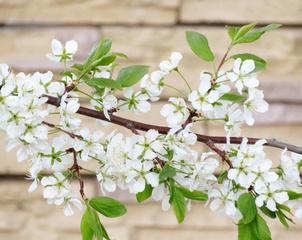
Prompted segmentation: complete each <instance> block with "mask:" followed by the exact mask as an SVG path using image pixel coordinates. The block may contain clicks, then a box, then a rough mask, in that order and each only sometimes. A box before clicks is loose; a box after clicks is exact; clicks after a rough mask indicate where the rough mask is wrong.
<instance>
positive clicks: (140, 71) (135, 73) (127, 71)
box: [116, 65, 149, 87]
mask: <svg viewBox="0 0 302 240" xmlns="http://www.w3.org/2000/svg"><path fill="white" fill-rule="evenodd" d="M148 71H149V67H148V66H145V65H133V66H129V67H125V68H123V69H121V70H120V72H119V74H118V77H117V80H116V81H117V82H118V83H119V84H120V85H121V86H122V87H131V86H133V85H134V84H136V83H137V82H139V81H140V80H141V79H142V78H143V76H145V74H147V73H148Z"/></svg>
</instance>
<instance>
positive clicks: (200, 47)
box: [186, 31, 215, 62]
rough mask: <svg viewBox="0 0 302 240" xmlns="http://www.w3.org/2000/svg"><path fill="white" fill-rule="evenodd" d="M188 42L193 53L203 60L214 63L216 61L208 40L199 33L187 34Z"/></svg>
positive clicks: (188, 32)
mask: <svg viewBox="0 0 302 240" xmlns="http://www.w3.org/2000/svg"><path fill="white" fill-rule="evenodd" d="M186 38H187V42H188V44H189V46H190V48H191V49H192V51H193V52H194V53H195V54H196V55H197V56H198V57H200V58H201V59H203V60H205V61H207V62H212V61H214V58H215V57H214V54H213V52H212V50H211V49H210V47H209V43H208V40H207V38H206V37H205V36H204V35H202V34H201V33H198V32H191V31H187V32H186Z"/></svg>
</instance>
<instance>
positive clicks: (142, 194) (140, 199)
mask: <svg viewBox="0 0 302 240" xmlns="http://www.w3.org/2000/svg"><path fill="white" fill-rule="evenodd" d="M152 190H153V188H152V186H151V185H150V184H146V185H145V189H144V191H142V192H139V193H137V194H136V200H137V201H138V202H143V201H145V200H147V199H148V198H149V197H151V194H152Z"/></svg>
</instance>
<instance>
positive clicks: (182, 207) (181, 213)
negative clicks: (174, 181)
mask: <svg viewBox="0 0 302 240" xmlns="http://www.w3.org/2000/svg"><path fill="white" fill-rule="evenodd" d="M171 204H172V208H173V211H174V214H175V216H176V218H177V221H178V223H182V222H183V220H184V219H185V215H186V201H185V198H184V196H183V194H182V192H181V191H180V190H179V189H177V188H176V187H174V188H173V195H172V199H171Z"/></svg>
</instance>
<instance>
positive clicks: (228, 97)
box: [220, 92, 246, 102]
mask: <svg viewBox="0 0 302 240" xmlns="http://www.w3.org/2000/svg"><path fill="white" fill-rule="evenodd" d="M220 100H224V101H230V102H243V101H244V100H246V97H244V96H241V95H238V94H236V93H234V92H228V93H225V94H223V95H222V96H221V97H220Z"/></svg>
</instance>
